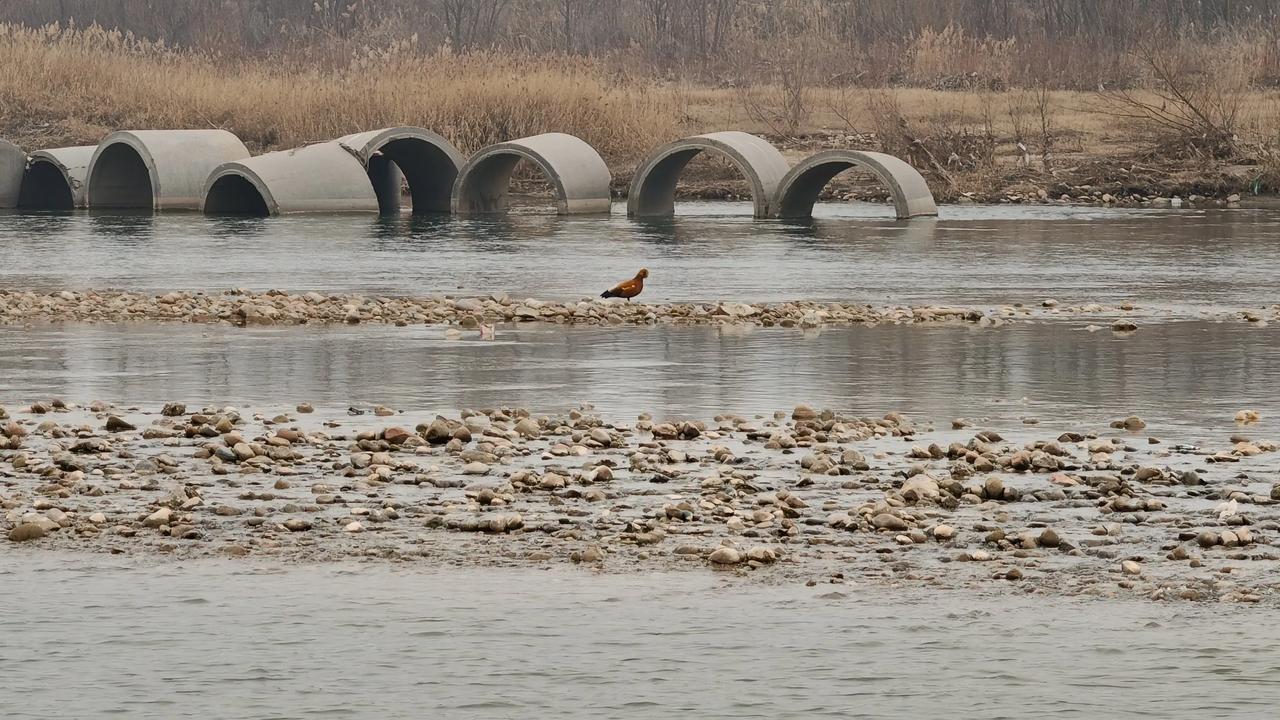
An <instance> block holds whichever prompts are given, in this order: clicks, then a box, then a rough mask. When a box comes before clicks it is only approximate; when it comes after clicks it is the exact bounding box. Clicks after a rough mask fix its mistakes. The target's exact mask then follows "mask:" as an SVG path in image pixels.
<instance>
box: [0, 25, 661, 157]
mask: <svg viewBox="0 0 1280 720" xmlns="http://www.w3.org/2000/svg"><path fill="white" fill-rule="evenodd" d="M0 66H2V67H4V68H5V69H6V72H4V73H0V107H3V108H4V110H3V111H0V121H3V124H4V128H5V132H7V133H9V134H10V135H16V136H18V138H19V139H27V138H33V139H38V140H42V141H46V142H56V143H84V142H96V141H97V140H98V139H99V138H100V137H101V136H102V135H103V134H105V133H106V132H108V131H110V130H114V129H120V128H160V127H165V128H170V127H171V128H203V127H218V128H224V129H226V130H230V131H231V132H234V133H235V134H237V135H239V136H240V137H241V138H242V139H244V140H245V142H246V143H248V144H250V145H251V146H253V147H256V148H257V149H271V148H280V147H294V146H298V145H301V144H305V143H308V142H314V141H320V140H328V139H332V138H334V137H338V136H340V135H343V134H346V133H350V132H355V131H358V130H367V129H372V128H378V127H385V126H390V125H420V126H423V127H427V128H430V129H432V130H435V131H436V132H439V133H441V134H442V135H444V136H445V137H447V138H449V139H450V140H451V141H453V142H454V143H455V144H457V145H458V146H459V147H460V148H462V149H463V150H464V151H474V150H475V149H477V148H479V147H482V146H484V145H487V144H490V143H493V142H500V141H504V140H510V139H513V138H517V137H522V136H526V135H532V134H536V133H541V132H548V131H559V132H568V133H572V134H574V135H578V136H579V137H582V138H583V139H584V140H586V141H587V142H589V143H591V144H592V145H594V146H595V147H596V148H598V149H599V150H600V151H601V153H602V154H604V155H605V156H606V158H607V159H610V160H614V161H627V160H632V159H634V158H636V157H638V156H640V155H641V154H643V153H644V152H645V151H646V150H648V149H649V148H651V147H653V146H654V145H655V144H657V143H659V142H662V141H665V140H668V139H670V138H672V137H675V136H677V135H678V127H677V117H678V111H679V105H678V102H677V100H676V98H675V97H674V96H673V95H672V94H670V93H663V92H657V91H655V90H654V89H652V88H651V87H650V86H648V85H647V84H639V83H629V84H628V85H627V86H626V87H625V88H623V87H620V86H618V85H617V84H615V83H614V82H613V81H612V80H611V79H610V76H609V75H608V73H607V72H606V71H604V70H603V69H602V68H601V67H599V66H598V65H597V64H596V63H594V62H592V61H590V60H586V59H582V58H563V57H546V56H542V57H521V56H513V55H510V54H505V55H496V54H491V53H472V54H467V55H455V54H452V53H449V52H447V51H437V52H435V53H432V54H430V55H426V56H424V55H421V54H419V53H416V52H414V48H413V47H412V46H411V43H408V42H405V43H400V44H396V45H392V46H391V47H390V48H387V49H383V50H368V51H365V52H364V53H362V54H360V55H358V56H356V57H354V58H352V59H351V60H350V61H349V62H348V63H347V64H346V65H345V66H343V67H340V68H337V69H330V70H315V69H310V68H308V67H305V66H301V65H296V64H290V63H288V62H283V61H271V60H246V61H242V62H237V63H228V62H227V61H226V60H225V59H218V58H214V57H211V56H206V55H201V54H196V53H190V52H180V51H176V50H173V49H171V48H168V47H166V46H165V45H164V44H163V43H157V42H150V41H145V40H140V39H138V38H135V37H133V36H131V35H128V34H123V33H120V32H116V31H107V30H103V29H100V28H88V29H69V28H59V27H56V26H51V27H47V28H42V29H28V28H22V27H17V26H12V25H0ZM41 136H43V137H41Z"/></svg>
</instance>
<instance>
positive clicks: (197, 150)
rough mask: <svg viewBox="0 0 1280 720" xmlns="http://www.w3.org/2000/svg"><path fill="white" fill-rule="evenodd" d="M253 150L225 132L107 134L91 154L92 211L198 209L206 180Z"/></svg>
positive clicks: (89, 200)
mask: <svg viewBox="0 0 1280 720" xmlns="http://www.w3.org/2000/svg"><path fill="white" fill-rule="evenodd" d="M247 157H249V150H248V149H247V148H246V147H245V146H244V143H242V142H240V139H239V138H237V137H236V136H235V135H232V134H231V133H229V132H227V131H225V130H132V131H121V132H116V133H112V134H110V135H108V136H107V137H106V138H105V139H104V140H103V141H102V143H100V144H99V145H98V149H97V151H96V152H94V154H93V159H92V160H91V161H90V163H89V172H88V182H87V183H86V191H85V194H86V198H85V199H86V202H87V203H88V206H89V207H90V208H126V209H137V210H149V211H150V210H199V209H200V205H201V203H202V202H203V200H204V186H205V181H206V180H207V179H208V178H209V173H210V172H212V171H213V169H214V168H216V167H217V166H219V165H221V164H222V163H225V162H230V161H234V160H240V159H243V158H247Z"/></svg>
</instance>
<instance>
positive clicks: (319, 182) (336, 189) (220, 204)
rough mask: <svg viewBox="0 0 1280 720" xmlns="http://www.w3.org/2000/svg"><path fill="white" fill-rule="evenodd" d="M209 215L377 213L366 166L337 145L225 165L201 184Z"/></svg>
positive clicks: (376, 202) (333, 143)
mask: <svg viewBox="0 0 1280 720" xmlns="http://www.w3.org/2000/svg"><path fill="white" fill-rule="evenodd" d="M203 198H204V200H203V202H202V204H201V208H202V209H203V210H204V212H205V213H206V214H209V215H260V216H266V215H280V214H284V213H308V212H327V213H332V212H369V213H376V212H378V196H377V194H376V193H374V191H373V185H371V184H370V183H369V176H368V174H367V173H366V171H365V168H364V165H363V164H362V163H361V161H360V159H359V158H357V157H356V155H355V154H353V153H352V152H351V151H350V150H349V149H347V148H346V147H345V146H343V145H341V144H339V143H337V142H327V143H317V144H315V145H307V146H305V147H300V148H296V149H294V150H283V151H280V152H272V153H266V154H265V155H258V156H257V157H251V158H247V159H245V160H237V161H235V162H229V163H223V164H222V165H219V166H218V167H217V168H215V169H214V170H213V172H212V173H210V174H209V177H208V178H207V180H206V182H205V187H204V192H203Z"/></svg>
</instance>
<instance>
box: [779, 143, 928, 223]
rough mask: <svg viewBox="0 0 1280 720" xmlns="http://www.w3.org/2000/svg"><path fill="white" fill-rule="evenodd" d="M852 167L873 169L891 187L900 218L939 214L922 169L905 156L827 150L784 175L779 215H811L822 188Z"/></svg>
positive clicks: (795, 216) (878, 177) (874, 173)
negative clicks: (903, 157) (903, 158)
mask: <svg viewBox="0 0 1280 720" xmlns="http://www.w3.org/2000/svg"><path fill="white" fill-rule="evenodd" d="M850 168H861V169H863V170H867V171H869V172H870V173H871V174H872V175H875V176H876V179H878V180H879V181H880V182H881V183H883V184H884V186H885V187H886V188H888V189H889V195H890V196H891V197H892V198H893V207H894V213H895V214H896V215H897V217H898V219H899V220H905V219H907V218H913V217H918V216H921V215H937V214H938V206H937V204H936V203H934V201H933V193H932V192H930V191H929V184H928V183H927V182H925V179H924V177H923V176H922V175H921V174H920V171H918V170H916V169H915V168H914V167H912V166H911V165H910V164H909V163H907V162H906V161H905V160H902V159H901V158H898V157H895V156H893V155H887V154H885V153H879V152H867V151H862V150H827V151H825V152H820V153H818V154H816V155H814V156H812V157H810V158H808V159H806V160H804V161H803V162H801V163H800V164H799V165H796V166H795V167H794V168H792V169H791V171H790V172H788V173H787V176H786V177H785V178H783V180H782V183H781V184H780V185H779V186H778V196H777V199H776V201H775V202H774V206H775V210H776V212H777V213H778V217H782V218H807V217H811V216H812V215H813V206H814V203H816V202H817V201H818V197H819V195H821V194H822V189H823V188H824V187H826V186H827V183H829V182H831V179H832V178H834V177H835V176H836V175H839V174H840V173H842V172H844V171H845V170H849V169H850Z"/></svg>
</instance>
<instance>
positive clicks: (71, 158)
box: [18, 145, 97, 210]
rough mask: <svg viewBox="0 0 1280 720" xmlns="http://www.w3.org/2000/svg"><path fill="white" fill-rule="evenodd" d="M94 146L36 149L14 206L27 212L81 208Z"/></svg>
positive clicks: (83, 203)
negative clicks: (16, 205) (27, 210)
mask: <svg viewBox="0 0 1280 720" xmlns="http://www.w3.org/2000/svg"><path fill="white" fill-rule="evenodd" d="M95 150H97V146H95V145H83V146H80V147H67V148H55V149H52V150H37V151H36V152H34V153H31V159H30V161H29V162H28V163H27V169H26V172H25V173H24V174H23V176H22V193H21V195H20V196H19V198H18V207H20V208H24V209H30V210H71V209H74V208H81V207H84V206H85V199H84V196H85V187H84V185H85V175H86V173H87V172H88V170H89V162H90V161H91V160H92V159H93V153H94V151H95Z"/></svg>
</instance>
